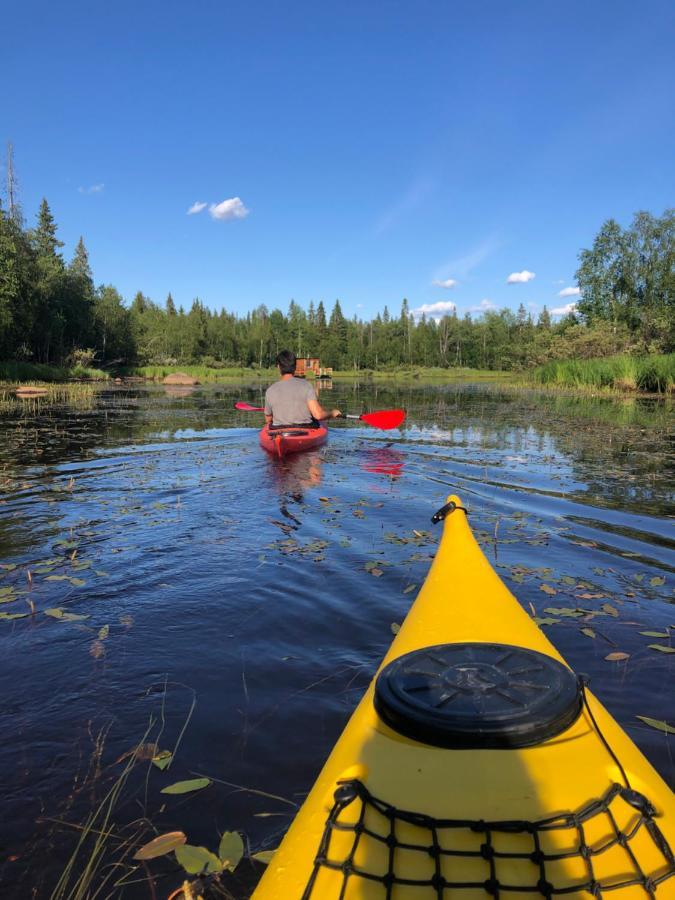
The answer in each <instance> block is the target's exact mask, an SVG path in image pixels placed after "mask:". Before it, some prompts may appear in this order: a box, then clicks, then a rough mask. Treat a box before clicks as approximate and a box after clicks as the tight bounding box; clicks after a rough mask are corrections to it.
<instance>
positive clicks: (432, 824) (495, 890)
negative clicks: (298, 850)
mask: <svg viewBox="0 0 675 900" xmlns="http://www.w3.org/2000/svg"><path fill="white" fill-rule="evenodd" d="M455 509H462V510H463V511H464V512H466V510H464V508H463V507H459V506H456V505H455V504H454V503H452V502H450V503H447V504H446V505H445V506H444V507H443V508H442V509H441V510H439V511H438V513H436V515H435V516H434V519H433V521H436V522H438V521H441V519H443V518H445V516H446V515H448V514H449V513H451V512H453V511H454V510H455ZM580 688H581V693H582V698H583V707H584V709H585V710H586V712H587V714H588V716H589V718H590V721H591V722H592V724H593V728H594V729H595V731H596V733H597V734H598V736H599V737H600V739H601V740H602V743H603V744H604V746H605V748H606V749H607V751H608V753H609V755H610V756H611V757H612V759H613V760H614V762H615V763H616V765H617V766H618V768H619V771H620V772H621V776H622V778H623V780H624V785H621V784H616V783H615V784H611V785H610V786H609V788H608V790H607V791H606V792H605V794H604V796H602V797H600V798H597V799H594V800H590V801H589V802H588V803H587V804H586V805H585V806H583V807H582V808H581V809H578V810H577V811H576V812H570V813H563V814H560V815H555V816H551V817H550V818H545V819H539V820H538V821H536V822H528V821H524V820H523V821H521V820H502V821H494V822H492V821H486V820H483V819H477V820H472V819H436V818H433V817H431V816H427V815H424V814H423V813H418V812H412V811H410V810H403V809H397V808H396V807H394V806H392V805H391V804H390V803H387V802H386V801H384V800H380V799H378V798H377V797H374V796H373V795H372V794H371V793H370V791H369V790H368V789H367V787H366V786H365V785H364V784H363V782H361V781H360V780H358V779H349V780H345V781H340V782H338V787H337V789H336V791H335V794H334V798H333V799H334V803H333V807H332V809H331V810H330V812H329V814H328V818H327V820H326V825H325V828H324V831H323V835H322V837H321V841H320V844H319V849H318V851H317V854H316V856H315V858H314V865H313V869H312V873H311V875H310V878H309V881H308V882H307V885H306V887H305V890H304V892H303V894H302V900H311V898H315V900H316V898H318V900H334V898H335V900H345V898H346V897H347V896H348V894H347V891H348V889H349V885H350V880H351V881H353V880H355V879H364V880H367V881H369V882H377V883H379V884H381V885H382V895H381V896H382V898H383V900H385V898H386V900H396V897H397V894H395V889H396V886H397V885H399V886H401V887H402V888H407V889H408V890H407V891H405V892H404V894H403V895H402V896H405V897H406V898H413V897H414V898H415V900H417V898H418V897H419V898H420V900H423V898H429V900H431V898H436V900H451V898H452V896H453V893H452V892H453V891H457V890H462V891H469V892H474V891H475V892H476V897H481V896H482V897H495V898H503V897H507V896H508V897H513V896H514V895H527V896H536V897H544V898H549V900H550V898H552V897H559V896H564V895H572V894H574V895H576V896H583V895H584V893H586V894H588V896H590V897H599V898H602V897H608V896H609V895H610V894H612V893H613V892H615V891H620V890H622V889H625V888H629V887H637V888H642V890H643V892H644V896H646V897H652V898H655V900H656V898H657V889H658V888H659V887H660V886H661V885H663V884H665V883H666V882H670V884H669V886H668V887H669V891H670V892H669V893H668V894H666V893H663V892H659V894H658V900H660V898H661V897H663V898H664V900H665V898H666V897H668V896H670V897H675V857H674V855H673V851H672V849H671V848H670V846H669V844H668V842H667V840H666V838H665V836H664V835H663V833H662V832H661V829H660V828H659V826H658V824H657V822H656V817H657V812H656V810H655V809H654V807H653V806H652V804H651V803H650V801H649V800H648V799H647V798H646V797H645V796H644V795H643V794H641V793H639V792H638V791H636V790H634V789H633V788H632V787H631V784H630V782H629V779H628V776H627V774H626V772H625V770H624V768H623V766H622V765H621V763H620V761H619V759H618V758H617V757H616V755H615V754H614V752H613V750H612V748H611V747H610V745H609V744H608V742H607V740H606V739H605V737H604V735H603V734H602V732H601V731H600V729H599V727H598V724H597V722H596V720H595V717H594V716H593V712H592V710H591V709H590V707H589V705H588V701H587V697H586V691H585V680H584V679H583V678H580ZM622 803H623V804H627V805H628V806H629V807H630V808H631V819H630V822H629V824H628V825H627V826H625V827H624V828H621V827H620V826H619V822H618V813H619V807H620V805H621V804H622ZM353 804H359V806H358V810H357V814H356V816H355V815H354V810H353ZM348 809H349V815H348V816H347V817H346V818H348V821H345V818H343V813H345V811H346V810H348ZM624 814H625V810H624ZM600 816H603V817H605V823H604V824H605V825H606V826H607V835H608V837H607V839H606V840H603V842H602V843H600V844H599V845H598V843H597V842H596V843H594V844H591V843H589V842H588V840H587V837H586V831H587V829H588V826H589V823H591V822H592V821H593V820H597V818H598V817H600ZM373 820H375V821H376V822H377V824H378V826H380V825H381V827H378V828H376V827H375V825H374V822H373ZM367 822H368V824H367ZM399 825H400V826H403V825H405V826H407V827H410V826H414V828H416V829H418V830H419V832H420V838H419V841H417V842H415V843H411V842H410V841H408V840H401V839H400V838H399V837H398V836H397V826H399ZM462 831H464V833H465V834H466V832H467V831H469V832H471V833H473V834H475V835H478V836H480V840H481V844H480V846H479V847H478V848H477V849H472V850H469V849H461V848H459V847H454V848H453V847H452V846H444V841H442V835H441V834H440V833H441V832H445V833H447V834H448V835H449V836H450V843H451V842H452V840H451V839H452V835H453V833H454V834H459V833H461V832H462ZM335 832H340V833H342V834H343V835H344V834H352V835H353V839H352V841H351V846H350V848H349V850H348V851H347V852H346V853H344V854H342V855H343V858H342V859H335V858H331V838H332V836H333V834H334V833H335ZM552 832H557V833H561V832H563V833H565V835H567V836H569V839H570V840H569V846H571V848H572V849H570V850H567V851H565V852H555V853H553V852H547V851H546V850H545V849H543V847H542V843H543V840H544V839H545V835H547V834H550V833H552ZM645 834H646V835H648V836H649V837H648V840H651V843H652V844H653V845H654V846H655V847H656V848H657V850H658V851H659V853H660V855H661V856H662V857H663V863H662V864H661V865H660V866H656V867H654V868H653V870H652V871H650V872H645V870H644V869H643V867H642V866H641V865H640V862H639V860H638V858H637V855H636V848H635V846H634V845H635V843H636V839H637V838H638V835H640V840H644V838H645ZM500 835H524V836H529V838H530V840H531V846H530V847H529V848H527V849H526V850H525V849H524V850H523V851H522V852H507V851H504V850H500V849H499V847H498V846H497V845H496V844H498V843H499V837H500ZM443 837H445V835H444V836H443ZM364 838H365V839H369V840H371V841H375V842H376V844H379V845H381V846H382V847H385V848H386V851H385V854H384V856H386V859H387V866H386V871H379V872H372V871H367V870H366V869H365V868H364V867H363V866H361V865H357V863H356V862H355V859H356V855H357V851H358V850H359V848H360V846H361V842H362V841H364ZM495 839H496V840H495ZM617 847H621V848H623V849H624V851H625V853H624V865H625V868H626V869H627V872H626V873H625V874H621V875H616V874H615V875H612V876H606V877H602V876H599V875H598V874H596V869H595V865H594V864H595V863H596V861H597V860H598V859H599V858H601V857H602V855H603V854H606V853H607V852H609V851H611V850H612V849H613V848H617ZM397 851H406V852H418V853H420V854H423V855H424V858H426V859H431V860H432V867H433V870H434V871H433V874H432V875H431V876H430V877H428V878H417V879H415V878H406V877H405V875H403V874H398V872H397V866H396V863H397ZM575 858H576V859H581V860H583V867H584V869H585V876H579V878H578V879H572V878H571V877H570V876H569V875H565V876H563V877H564V882H565V883H564V884H562V883H556V881H558V882H559V880H560V879H559V876H558V878H556V875H555V874H554V873H552V872H551V869H552V868H553V867H554V866H555V865H556V864H559V863H560V861H561V860H566V859H575ZM507 859H508V860H519V861H521V862H522V863H523V868H524V873H525V872H526V871H529V874H530V877H529V878H527V883H522V884H507V883H505V882H504V881H502V880H501V879H500V878H499V871H498V870H499V861H500V860H507ZM450 860H456V861H457V862H458V867H461V861H462V860H483V861H484V865H485V875H486V877H485V878H484V879H482V880H473V881H471V880H466V875H465V877H464V879H462V878H461V877H459V875H460V873H458V878H457V880H453V879H451V878H449V877H448V876H447V874H443V869H444V868H445V869H446V872H447V869H448V868H450V869H451V868H452V864H451V863H450ZM444 861H445V862H446V866H443V862H444ZM448 864H449V865H448ZM528 864H529V865H528ZM530 866H531V867H532V868H530ZM322 869H328V870H332V871H334V872H340V873H341V874H342V882H341V885H340V888H339V893H337V894H335V895H331V897H330V898H329V897H327V896H326V894H325V892H323V891H322V892H321V893H319V892H318V891H319V888H318V887H317V883H318V881H319V879H320V873H321V870H322ZM572 881H574V883H571V882H572ZM412 889H415V893H414V894H413V893H412Z"/></svg>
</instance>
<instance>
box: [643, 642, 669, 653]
mask: <svg viewBox="0 0 675 900" xmlns="http://www.w3.org/2000/svg"><path fill="white" fill-rule="evenodd" d="M649 649H650V650H658V651H659V652H660V653H675V647H664V645H663V644H650V645H649Z"/></svg>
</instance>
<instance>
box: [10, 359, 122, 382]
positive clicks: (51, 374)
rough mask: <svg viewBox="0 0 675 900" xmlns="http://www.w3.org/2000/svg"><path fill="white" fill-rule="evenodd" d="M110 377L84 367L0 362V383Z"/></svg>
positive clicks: (98, 379) (103, 379) (93, 379)
mask: <svg viewBox="0 0 675 900" xmlns="http://www.w3.org/2000/svg"><path fill="white" fill-rule="evenodd" d="M109 377H110V376H109V375H108V374H107V372H103V371H102V370H101V369H89V368H86V367H85V366H71V367H69V366H47V365H44V364H42V363H28V362H0V381H10V382H12V383H19V382H20V383H22V384H25V383H26V382H36V381H44V382H64V381H80V380H83V379H84V380H87V381H106V380H107V379H108V378H109Z"/></svg>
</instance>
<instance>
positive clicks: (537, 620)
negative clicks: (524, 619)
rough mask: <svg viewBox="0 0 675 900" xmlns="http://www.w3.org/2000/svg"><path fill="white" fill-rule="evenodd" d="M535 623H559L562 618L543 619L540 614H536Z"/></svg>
mask: <svg viewBox="0 0 675 900" xmlns="http://www.w3.org/2000/svg"><path fill="white" fill-rule="evenodd" d="M533 621H534V623H535V625H559V624H560V621H561V620H560V619H542V618H540V617H539V616H535V617H534V619H533Z"/></svg>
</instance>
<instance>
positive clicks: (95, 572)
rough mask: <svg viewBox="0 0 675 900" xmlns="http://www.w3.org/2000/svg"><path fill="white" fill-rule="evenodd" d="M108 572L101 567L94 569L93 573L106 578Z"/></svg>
mask: <svg viewBox="0 0 675 900" xmlns="http://www.w3.org/2000/svg"><path fill="white" fill-rule="evenodd" d="M109 574H110V572H104V571H103V569H94V575H98V576H99V578H106V577H107V576H108V575H109Z"/></svg>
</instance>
